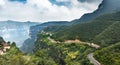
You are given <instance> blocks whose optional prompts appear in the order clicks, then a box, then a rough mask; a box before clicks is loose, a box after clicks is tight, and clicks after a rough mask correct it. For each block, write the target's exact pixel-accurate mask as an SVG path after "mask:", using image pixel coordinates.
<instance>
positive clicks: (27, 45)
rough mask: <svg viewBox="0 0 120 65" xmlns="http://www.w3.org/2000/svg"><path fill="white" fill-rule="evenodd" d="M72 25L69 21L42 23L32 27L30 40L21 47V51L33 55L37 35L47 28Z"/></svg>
mask: <svg viewBox="0 0 120 65" xmlns="http://www.w3.org/2000/svg"><path fill="white" fill-rule="evenodd" d="M69 24H70V23H69V22H67V21H52V22H46V23H42V24H40V25H36V26H31V27H30V33H29V36H30V38H28V39H26V40H25V41H24V43H23V45H22V47H21V50H22V51H23V52H29V53H31V52H32V51H33V48H34V42H35V41H36V39H37V34H38V33H39V32H40V31H42V30H43V29H45V28H46V27H52V26H62V25H69Z"/></svg>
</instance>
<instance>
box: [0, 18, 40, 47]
mask: <svg viewBox="0 0 120 65" xmlns="http://www.w3.org/2000/svg"><path fill="white" fill-rule="evenodd" d="M37 24H39V23H36V22H29V21H28V22H18V21H12V20H8V21H0V36H1V37H3V38H4V39H5V41H11V42H13V41H14V42H16V43H17V46H18V47H20V46H21V45H22V43H23V41H24V40H26V39H27V38H29V28H30V26H34V25H37Z"/></svg>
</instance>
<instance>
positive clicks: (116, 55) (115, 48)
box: [94, 43, 120, 65]
mask: <svg viewBox="0 0 120 65" xmlns="http://www.w3.org/2000/svg"><path fill="white" fill-rule="evenodd" d="M94 57H95V58H96V59H97V60H98V61H99V62H100V63H101V64H102V65H120V43H115V44H114V45H111V46H109V47H106V48H103V49H101V50H98V51H96V52H95V55H94Z"/></svg>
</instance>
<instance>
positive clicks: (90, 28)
mask: <svg viewBox="0 0 120 65" xmlns="http://www.w3.org/2000/svg"><path fill="white" fill-rule="evenodd" d="M117 21H120V12H117V13H112V14H106V15H101V16H99V17H98V18H96V19H95V20H93V21H91V22H86V23H79V24H76V25H71V26H67V27H65V28H62V29H61V30H58V31H57V32H53V36H52V38H54V39H55V40H59V41H65V40H75V39H79V40H81V41H87V42H90V41H92V40H93V39H95V37H96V36H97V35H99V34H100V35H101V33H102V32H103V31H105V30H106V29H107V28H108V27H109V26H111V25H113V24H115V23H116V22H117ZM117 24H118V23H117ZM113 27H114V26H113ZM116 27H117V28H116ZM116 27H115V28H116V30H115V31H114V32H119V30H118V29H119V24H118V25H117V26H116ZM111 28H112V27H111ZM113 29H114V28H112V30H111V29H110V31H113ZM110 31H109V32H108V31H106V34H107V33H110V34H112V33H111V32H110ZM114 35H119V33H118V34H117V33H114ZM103 36H104V35H103ZM105 38H106V37H105ZM113 38H114V37H113ZM118 38H119V36H118ZM100 40H102V39H100Z"/></svg>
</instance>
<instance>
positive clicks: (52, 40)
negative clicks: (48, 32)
mask: <svg viewBox="0 0 120 65" xmlns="http://www.w3.org/2000/svg"><path fill="white" fill-rule="evenodd" d="M48 39H49V40H50V41H51V42H52V43H57V42H56V41H55V40H54V39H51V38H50V37H48Z"/></svg>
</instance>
